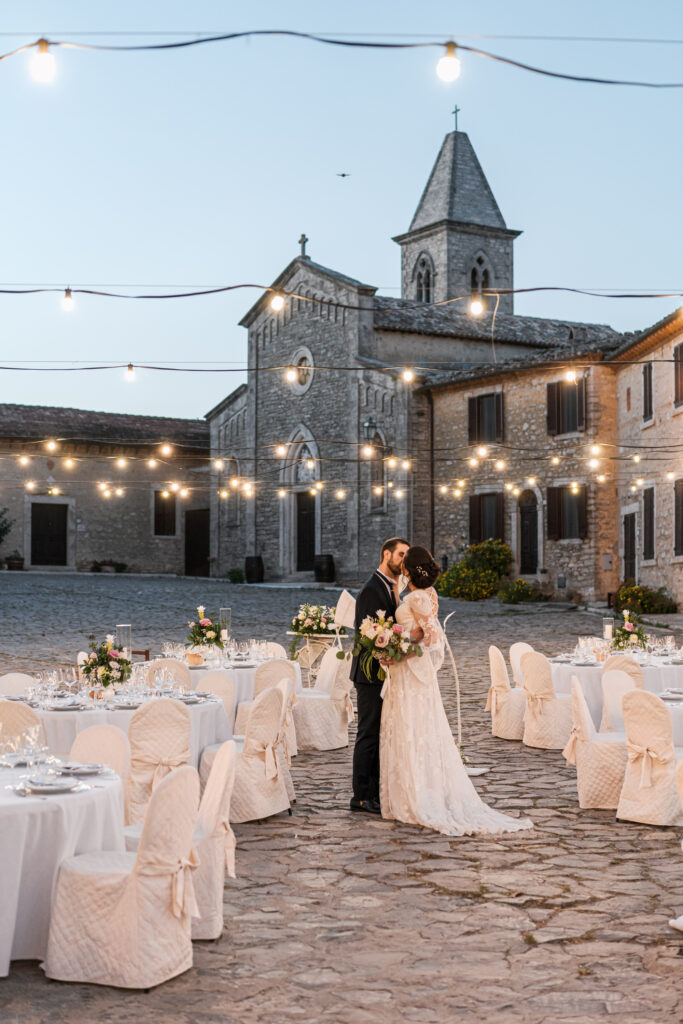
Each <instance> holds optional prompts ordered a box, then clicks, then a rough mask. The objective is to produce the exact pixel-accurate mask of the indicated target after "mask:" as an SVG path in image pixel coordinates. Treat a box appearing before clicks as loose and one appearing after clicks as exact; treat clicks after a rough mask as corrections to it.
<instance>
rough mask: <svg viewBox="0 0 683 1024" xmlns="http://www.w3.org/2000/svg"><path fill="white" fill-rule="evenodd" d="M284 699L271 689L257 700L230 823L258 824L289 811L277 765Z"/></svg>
mask: <svg viewBox="0 0 683 1024" xmlns="http://www.w3.org/2000/svg"><path fill="white" fill-rule="evenodd" d="M282 705H283V697H282V693H281V691H280V690H279V689H278V688H277V687H273V686H271V687H269V688H268V689H267V690H264V691H263V693H260V694H259V695H258V697H256V699H255V700H254V706H253V707H252V709H251V713H250V715H249V719H248V721H247V728H246V731H245V736H244V743H243V745H242V750H241V752H240V755H239V757H238V758H237V766H236V769H235V786H234V789H233V791H232V801H231V805H230V821H232V822H238V821H257V820H259V819H261V818H268V817H270V815H271V814H279V813H280V811H286V810H289V809H290V808H289V797H288V795H287V789H286V788H285V784H284V781H283V779H282V778H281V776H280V773H279V769H278V762H277V753H276V747H277V741H278V734H279V730H280V721H281V718H282Z"/></svg>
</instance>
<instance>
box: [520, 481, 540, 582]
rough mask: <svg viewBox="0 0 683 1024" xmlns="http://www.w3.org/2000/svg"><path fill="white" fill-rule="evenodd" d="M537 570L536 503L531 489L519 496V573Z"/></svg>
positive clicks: (533, 573) (532, 574)
mask: <svg viewBox="0 0 683 1024" xmlns="http://www.w3.org/2000/svg"><path fill="white" fill-rule="evenodd" d="M537 572H538V505H537V502H536V495H535V494H534V492H533V491H522V493H521V494H520V496H519V574H520V576H535V575H536V573H537Z"/></svg>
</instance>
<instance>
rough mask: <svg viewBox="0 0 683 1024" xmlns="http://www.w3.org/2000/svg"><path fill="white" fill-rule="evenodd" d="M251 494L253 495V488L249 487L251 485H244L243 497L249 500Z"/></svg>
mask: <svg viewBox="0 0 683 1024" xmlns="http://www.w3.org/2000/svg"><path fill="white" fill-rule="evenodd" d="M253 493H254V488H253V487H252V486H251V484H245V485H244V497H245V498H251V497H252V495H253Z"/></svg>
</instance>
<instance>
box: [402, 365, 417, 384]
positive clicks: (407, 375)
mask: <svg viewBox="0 0 683 1024" xmlns="http://www.w3.org/2000/svg"><path fill="white" fill-rule="evenodd" d="M401 376H402V377H403V379H404V381H405V382H406V384H411V383H412V382H413V381H414V380H415V374H414V373H413V371H412V370H411V369H410V367H406V369H405V370H404V371H403V373H402V374H401Z"/></svg>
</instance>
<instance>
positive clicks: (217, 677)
mask: <svg viewBox="0 0 683 1024" xmlns="http://www.w3.org/2000/svg"><path fill="white" fill-rule="evenodd" d="M204 687H205V688H206V690H207V691H208V692H209V693H213V694H214V696H216V697H220V698H221V700H222V701H223V707H224V708H225V713H226V715H227V716H228V720H229V722H230V725H231V726H232V723H233V720H234V717H235V684H234V682H233V679H232V676H231V675H230V673H229V672H226V671H225V670H224V669H216V671H215V672H207V674H206V675H205V676H204V678H203V679H202V688H204ZM222 746H223V744H222V743H210V744H209V745H208V746H206V747H204V749H203V750H202V756H201V760H200V762H199V781H200V784H201V786H202V790H203V788H204V786H205V785H206V784H207V782H208V780H209V775H210V774H211V768H212V766H213V761H214V758H215V757H216V754H217V753H218V751H219V750H220V749H221V747H222Z"/></svg>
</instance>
